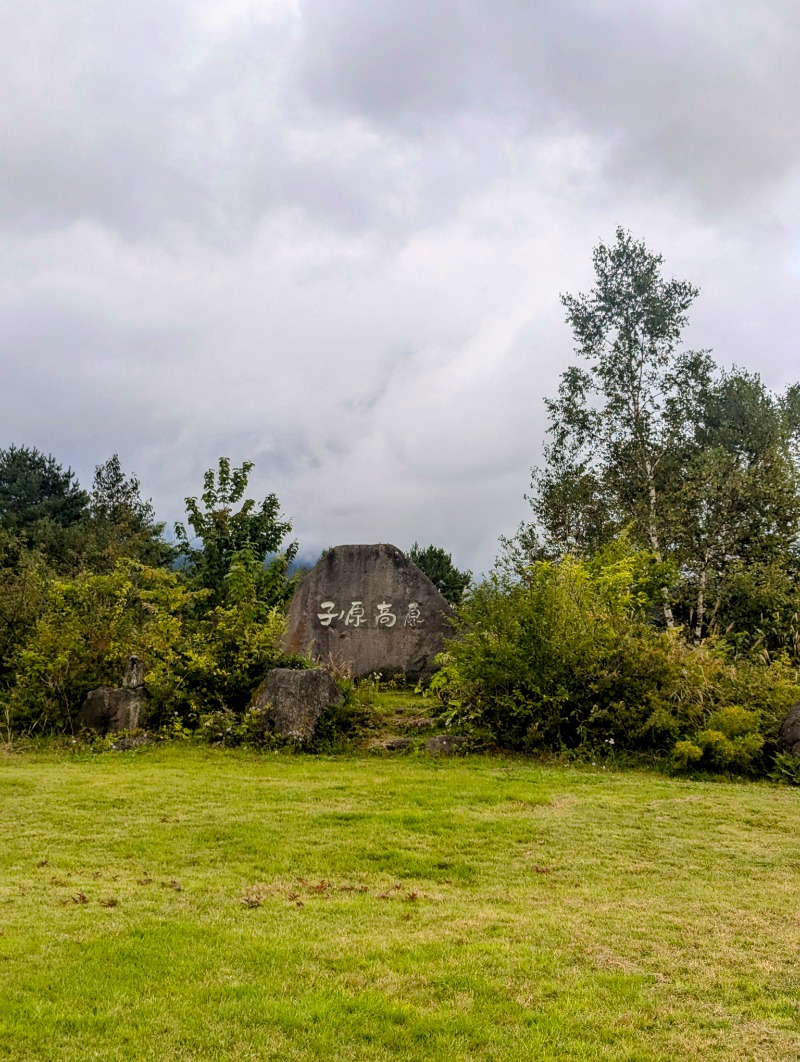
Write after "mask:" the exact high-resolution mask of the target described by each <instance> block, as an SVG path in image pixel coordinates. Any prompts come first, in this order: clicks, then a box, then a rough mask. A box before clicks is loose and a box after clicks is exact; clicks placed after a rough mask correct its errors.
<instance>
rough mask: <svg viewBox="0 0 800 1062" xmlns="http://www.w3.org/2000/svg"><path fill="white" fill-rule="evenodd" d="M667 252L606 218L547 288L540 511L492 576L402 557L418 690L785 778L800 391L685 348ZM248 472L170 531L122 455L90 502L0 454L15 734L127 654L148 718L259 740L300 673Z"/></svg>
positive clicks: (276, 544)
mask: <svg viewBox="0 0 800 1062" xmlns="http://www.w3.org/2000/svg"><path fill="white" fill-rule="evenodd" d="M662 264H663V263H662V258H661V256H660V255H658V254H654V253H653V252H651V251H650V250H648V248H647V247H646V246H645V244H644V243H643V242H641V241H637V240H635V239H634V238H633V237H632V236H631V235H630V234H629V233H627V232H625V231H624V230H622V229H618V230H617V232H616V238H615V241H614V242H613V243H612V244H610V245H606V244H604V243H600V244H599V245H598V247H597V248H596V250H595V252H594V270H595V283H594V286H593V288H592V289H591V291H590V292H589V293H587V294H581V295H577V296H574V295H564V296H562V302H563V304H564V307H565V309H566V319H567V322H568V324H569V326H570V327H571V329H572V332H573V336H574V339H575V349H576V353H577V354H578V356H579V357H580V359H581V362H580V364H579V365H574V366H572V367H570V368H568V369H567V371H566V372H565V373H564V374H563V375H562V378H561V382H560V386H559V390H558V394H557V395H556V397H555V398H553V399H550V400H547V401H546V405H547V409H548V412H549V417H550V425H549V433H550V441H549V443H548V445H547V446H546V447H545V450H544V460H543V463H542V464H541V466H540V467H538V468H535V469H534V470H533V485H532V492H531V495H530V499H529V500H530V502H531V506H532V520H531V522H530V523H528V524H525V525H523V526H522V527H521V528H520V530H519V532H518V534H517V536H516V537H515V538H514V539H512V540H511V541H506V542H505V543H504V549H503V552H502V553H501V557H500V559H499V561H498V564H497V566H496V568H495V570H494V571H492V572H491V573H490V574H489V576H488V577H486V578H485V579H483V581H481V582H479V583H477V584H473V582H472V574H471V572H468V571H460V570H459V569H458V568H457V567H456V566H455V564H454V563H453V559H452V557H451V555H450V554H449V553H448V552H447V551H446V550H444V549H442V548H441V547H438V546H433V545H429V546H427V547H424V548H423V547H421V546H420V545H419V544H418V543H416V542H415V543H414V545H413V546H412V547H411V549H410V550H409V554H408V555H409V557H410V559H411V560H412V561H414V562H415V563H416V564H417V565H418V566H419V568H420V569H421V570H422V571H423V572H424V573H425V574H426V575H427V576H428V577H429V578H430V579H431V580H432V582H433V583H434V584H435V585H436V586H437V587H438V588H439V590H440V591H441V592H442V593H443V594H444V596H445V597H446V598H447V599H448V600H449V601H450V602H451V603H452V604H453V605H454V606H455V609H456V616H457V618H456V629H457V637H455V638H454V639H453V640H452V641H451V642H450V643H449V645H448V648H447V652H446V654H444V656H443V657H442V665H443V666H442V669H441V670H440V672H439V673H438V675H437V676H436V677H435V678H434V681H433V683H432V686H433V689H434V690H435V692H436V694H437V697H438V703H439V706H440V712H441V715H442V718H443V721H444V722H445V723H446V724H449V725H451V726H454V727H457V728H459V729H461V730H462V731H467V732H469V733H471V734H472V735H473V736H474V737H475V738H476V739H477V740H479V741H480V740H481V739H483V740H486V741H489V742H491V743H494V744H499V745H501V746H505V747H509V748H513V749H518V750H524V751H550V752H558V753H561V754H568V755H578V756H581V755H590V756H594V757H597V756H601V755H602V756H604V757H608V756H609V755H611V754H613V755H615V756H618V755H620V754H622V753H624V754H636V755H639V754H645V755H648V756H650V757H660V758H661V759H662V760H664V761H666V762H670V763H671V764H672V765H673V767H674V768H675V769H676V770H697V769H700V770H710V771H728V772H731V771H733V772H740V773H745V774H751V775H758V774H761V775H763V774H767V773H769V774H772V776H773V777H778V778H782V779H783V780H792V781H798V782H800V760H797V759H793V758H792V757H791V756H789V755H788V754H785V753H784V752H782V751H781V749H780V747H779V744H778V740H777V739H778V732H779V727H780V724H781V721H782V719H783V717H784V716H785V714H786V712H787V710H788V708H789V707H790V706H791V705H792V704H793V703H795V702H797V701H798V700H800V620H799V619H798V616H800V384H798V385H794V386H792V387H789V388H788V389H787V390H786V391H785V392H784V393H783V394H774V393H772V392H771V391H770V390H769V389H768V388H766V387H765V386H764V384H763V383H762V381H761V380H760V378H759V377H758V376H757V375H756V374H753V373H750V372H746V371H744V370H742V369H738V368H733V369H728V370H724V369H722V368H720V367H719V366H718V365H716V363H715V362H714V360H713V358H712V357H711V355H710V354H709V352H708V351H687V350H684V349H682V347H681V334H682V331H683V329H684V327H685V326H686V324H687V320H688V317H687V315H688V310H689V307H690V306H691V304H692V302H693V300H694V299H695V298H696V296H697V294H698V292H697V290H696V289H695V288H694V287H693V286H692V285H691V284H690V283H688V282H686V281H679V280H675V279H667V278H665V277H664V276H663V275H662ZM252 468H253V465H252V462H249V461H245V462H244V463H243V464H242V465H241V466H240V467H234V466H232V464H231V462H230V461H229V460H228V459H227V458H224V457H223V458H220V460H219V462H218V466H217V468H216V469H210V470H209V471H208V472H206V474H205V477H204V482H203V490H202V492H201V494H200V496H199V498H198V497H189V498H187V499H186V522H185V523H179V524H176V526H175V542H174V543H169V542H167V541H166V540H165V538H164V525H163V524H162V523H160V522H159V521H157V520H156V517H155V513H154V510H153V506H152V504H151V503H150V502H149V501H145V500H143V499H142V497H141V491H140V484H139V481H138V479H137V478H136V477H135V476H126V475H125V473H124V472H123V470H122V467H121V464H120V461H119V458H118V456H117V455H114V456H112V457H111V458H110V459H109V460H108V461H106V462H105V463H104V464H102V465H99V466H98V467H97V469H96V472H95V477H94V483H93V486H92V490H91V492H88V493H87V492H85V491H84V490H83V489H82V488H81V487H80V484H79V483H78V481H77V479H76V478H75V475H74V473H73V472H72V470H71V469H69V468H67V469H65V468H63V467H62V466H61V465H60V464H59V463H58V462H57V461H56V459H55V458H54V457H52V456H51V455H45V454H43V453H41V452H40V451H39V450H37V449H35V448H34V449H31V448H28V447H16V446H10V447H9V448H8V449H5V450H0V719H2V720H3V721H4V724H5V729H6V731H7V733H8V734H9V735H12V734H14V733H18V732H26V733H48V732H53V731H70V730H73V729H74V728H75V727H76V725H77V722H76V720H77V712H78V709H79V706H80V705H81V703H82V701H83V699H84V698H85V696H86V694H87V692H88V691H89V690H91V689H93V688H96V687H98V686H101V685H111V686H115V685H118V684H119V682H120V680H121V678H122V674H123V671H124V669H125V664H126V661H127V660H128V658H129V657H130V656H131V655H137V656H139V657H141V658H142V659H143V660H144V661H145V665H146V676H145V677H146V685H147V689H148V692H149V697H150V700H149V716H148V719H147V724H148V725H149V726H161V727H167V728H171V729H173V730H174V731H175V732H176V733H180V734H186V733H188V732H189V731H191V730H196V731H198V732H199V733H202V734H205V735H206V736H208V737H209V738H211V739H213V740H218V741H221V742H223V743H225V744H228V743H231V742H233V743H235V742H236V741H242V740H248V741H249V740H251V738H252V737H253V735H254V734H255V732H256V731H259V730H263V720H262V719H260V718H256V717H255V716H254V714H253V713H252V711H249V710H248V706H249V704H250V701H251V697H252V694H253V691H254V690H255V688H256V687H257V686H258V684H259V682H260V681H261V679H262V677H263V676H264V674H265V673H266V671H268V670H269V668H270V667H273V666H275V665H276V664H277V663H279V662H282V663H288V664H292V665H297V666H302V665H303V661H301V660H294V661H291V660H286V659H285V658H284V657H283V656H282V654H281V651H280V643H281V635H282V632H283V622H284V621H283V612H284V609H285V606H286V604H287V602H288V600H289V599H290V597H291V595H292V592H293V589H294V585H295V581H296V580H297V578H298V577H299V573H296V574H295V575H294V576H291V575H290V570H291V567H292V563H293V561H294V558H295V556H296V553H297V544H296V543H295V542H293V541H291V540H289V536H290V534H291V525H290V523H289V522H288V521H287V520H285V519H284V518H283V517H282V515H281V512H280V505H279V502H278V499H277V497H276V496H275V495H274V494H269V495H267V497H266V498H264V499H263V500H262V501H261V502H258V501H256V500H255V499H253V498H250V497H248V496H247V491H248V482H249V476H250V472H251V471H252ZM353 718H354V717H353V716H352V713H350V715H349V716H348V719H349V723H347V724H346V725H352V723H353ZM325 726H326V727H328V730H331V729H337V728H338V731H339V732H341V731H342V727H343V726H345V722H344V721H343V720H338V721H337V720H336V719H334V717H333V716H331V717H330V718H327V719H326V723H325ZM326 734H327V737H330V734H328V732H327V731H326ZM327 737H326V740H327Z"/></svg>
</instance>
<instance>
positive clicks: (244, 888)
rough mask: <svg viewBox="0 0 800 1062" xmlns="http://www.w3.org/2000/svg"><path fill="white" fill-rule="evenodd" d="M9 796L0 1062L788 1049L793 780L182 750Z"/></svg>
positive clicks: (41, 757)
mask: <svg viewBox="0 0 800 1062" xmlns="http://www.w3.org/2000/svg"><path fill="white" fill-rule="evenodd" d="M0 794H1V795H2V799H1V800H0V815H2V818H3V832H2V838H3V843H2V845H0V1058H7V1059H14V1060H15V1062H16V1060H20V1062H24V1060H46V1062H66V1060H70V1062H88V1060H94V1059H98V1060H103V1062H113V1060H117V1059H137V1060H138V1059H142V1060H150V1059H152V1060H159V1062H162V1060H167V1059H169V1060H184V1059H192V1060H200V1059H203V1060H205V1059H208V1060H212V1059H213V1060H215V1062H216V1060H227V1059H231V1060H234V1059H235V1060H237V1062H239V1060H251V1059H252V1060H255V1059H258V1060H263V1059H281V1060H312V1059H313V1060H317V1059H320V1060H322V1059H324V1060H332V1062H338V1060H342V1062H344V1060H348V1062H351V1060H365V1062H366V1060H369V1062H380V1060H384V1059H409V1060H411V1059H414V1060H416V1059H419V1060H422V1059H425V1060H428V1059H434V1060H436V1062H448V1060H456V1059H458V1060H467V1059H470V1060H471V1059H498V1060H500V1059H502V1060H512V1062H514V1060H520V1062H522V1060H524V1062H529V1060H532V1059H625V1060H634V1059H635V1060H644V1059H670V1060H673V1059H684V1058H690V1059H691V1058H703V1059H709V1060H710V1059H736V1060H739V1059H764V1060H769V1062H776V1060H788V1059H798V1058H800V1024H799V1022H798V988H800V984H799V983H798V969H800V962H799V961H798V957H799V956H800V949H799V947H798V946H799V945H800V836H799V831H798V826H799V825H800V795H798V793H797V792H795V791H792V790H790V789H781V788H777V787H770V786H766V785H752V784H750V785H747V784H726V783H700V782H690V781H681V780H672V779H667V778H664V777H660V776H657V775H651V774H646V773H635V772H630V773H612V772H610V771H608V770H607V771H601V770H600V769H597V770H592V769H591V768H586V769H578V768H574V767H573V768H559V767H552V768H550V767H543V766H540V765H535V764H530V763H526V762H523V761H515V760H504V759H501V758H491V757H475V758H469V759H464V760H456V761H436V760H432V759H428V758H425V757H422V756H418V755H413V754H412V755H404V756H399V757H395V758H392V757H385V756H368V755H364V756H361V757H342V758H334V757H312V756H300V755H297V756H292V755H288V754H286V755H283V754H282V755H276V754H265V755H256V754H251V753H245V752H232V751H225V750H212V749H204V748H199V747H192V746H185V747H184V746H174V745H173V746H164V747H158V748H154V749H148V750H147V751H145V752H138V753H123V754H114V753H107V754H103V755H97V756H90V755H88V754H81V755H78V756H71V755H67V754H63V753H62V754H57V753H39V754H34V753H24V754H16V753H15V754H9V755H6V756H5V757H3V758H0ZM243 901H244V902H243ZM104 904H105V905H107V906H104Z"/></svg>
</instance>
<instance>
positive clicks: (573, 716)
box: [433, 539, 800, 773]
mask: <svg viewBox="0 0 800 1062" xmlns="http://www.w3.org/2000/svg"><path fill="white" fill-rule="evenodd" d="M662 580H663V564H662V563H661V562H660V561H659V560H658V559H657V558H656V557H655V555H654V554H653V553H650V552H643V551H636V550H633V549H632V548H631V547H630V546H629V544H628V543H627V541H626V540H625V539H622V540H619V541H617V542H615V543H612V544H611V545H609V546H607V547H605V548H604V549H602V550H600V551H598V552H597V553H596V554H595V555H594V556H593V557H592V558H590V559H587V560H579V559H577V558H575V557H573V556H570V555H567V556H565V557H563V558H560V559H558V560H540V561H536V562H534V563H533V564H532V565H530V567H529V568H527V569H526V570H525V571H524V572H522V573H521V574H516V575H512V574H510V573H509V572H508V571H505V572H504V571H502V570H497V571H495V572H493V573H492V574H491V576H490V577H489V578H488V579H487V580H486V581H485V582H483V583H481V584H480V585H479V586H478V587H476V589H475V590H474V591H473V593H472V594H471V595H470V597H469V599H468V601H467V602H465V604H464V605H463V606H462V608H461V609H460V630H459V637H457V638H456V639H454V640H453V641H452V642H451V643H450V644H449V647H448V652H447V654H446V657H445V667H444V668H443V670H442V671H441V672H440V673H439V674H438V675H437V676H436V678H435V679H434V683H433V685H434V688H435V689H436V691H437V693H438V695H439V698H440V700H441V702H442V712H443V715H444V716H445V718H446V719H447V721H448V722H449V723H451V724H453V725H457V726H459V727H461V728H466V729H468V730H471V731H472V732H474V733H476V734H477V735H481V734H483V735H484V736H485V737H487V738H489V739H490V740H491V741H492V742H496V743H499V744H501V745H505V746H507V747H511V748H516V749H521V750H528V751H532V750H549V751H557V752H563V751H571V752H575V751H580V752H582V753H584V754H590V755H595V754H599V753H603V754H606V755H607V754H608V753H610V752H611V751H612V750H613V751H614V752H615V753H616V752H620V751H628V752H647V753H654V754H658V755H661V756H664V757H672V758H673V760H674V762H675V765H676V766H677V767H687V766H702V767H706V768H709V769H733V770H741V771H745V772H754V773H757V772H763V771H765V770H767V769H769V768H770V766H771V764H772V761H773V759H774V756H775V753H776V750H777V747H776V741H777V737H778V730H779V727H780V723H781V721H782V719H783V718H784V716H785V715H786V712H787V710H788V709H789V707H790V706H791V705H792V704H793V703H795V702H796V701H797V700H798V699H800V670H798V667H797V665H796V663H795V664H793V663H792V662H791V661H790V660H789V658H788V657H787V655H786V654H780V655H778V656H776V657H775V658H773V659H771V660H765V659H764V658H763V657H759V656H756V655H752V654H751V655H749V656H747V657H737V656H736V654H735V652H734V650H733V647H732V646H731V645H729V644H727V643H725V642H724V641H723V640H713V639H708V640H706V641H705V642H704V643H703V644H702V645H701V646H694V645H692V644H690V643H689V642H688V641H687V639H686V638H684V637H683V636H682V634H681V632H680V631H678V630H675V629H669V628H665V627H659V626H657V625H655V624H653V622H652V615H653V612H654V608H655V607H656V606H657V605H658V604H659V601H660V596H661V585H662Z"/></svg>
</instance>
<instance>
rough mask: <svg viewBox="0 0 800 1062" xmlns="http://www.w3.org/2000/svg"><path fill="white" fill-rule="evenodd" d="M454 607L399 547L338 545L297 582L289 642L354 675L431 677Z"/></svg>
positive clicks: (293, 650)
mask: <svg viewBox="0 0 800 1062" xmlns="http://www.w3.org/2000/svg"><path fill="white" fill-rule="evenodd" d="M452 616H453V609H452V608H451V606H450V604H449V603H448V601H447V600H446V599H445V598H444V597H443V596H442V594H440V593H439V591H438V590H437V589H436V587H435V586H434V585H433V583H432V582H431V581H430V579H429V578H428V577H427V576H426V575H424V574H423V573H422V572H421V571H420V570H419V568H418V567H417V566H416V564H414V563H412V561H410V560H409V559H408V557H406V556H405V554H403V553H401V552H400V550H399V549H397V547H396V546H390V545H388V544H386V543H379V544H377V545H372V546H335V547H334V548H333V549H330V550H328V552H327V553H325V554H324V555H323V557H322V558H321V559H320V560H319V561H318V563H317V564H316V565H315V567H314V568H312V570H311V571H310V572H309V573H308V575H307V576H306V577H305V579H304V580H303V582H302V583H301V584H300V586H299V587H298V589H297V591H296V593H295V595H294V598H293V599H292V603H291V606H290V608H289V617H288V623H287V633H286V639H285V642H284V648H285V650H286V652H288V653H306V654H308V655H310V656H311V657H312V659H314V660H318V661H320V662H321V663H323V664H328V665H333V666H336V667H340V668H347V669H349V670H350V673H351V674H352V675H353V677H354V678H363V677H364V676H366V675H371V674H373V673H375V672H379V673H380V674H382V675H383V676H384V677H388V676H390V675H396V674H403V675H405V676H406V677H407V678H409V679H411V680H414V681H416V680H418V679H428V678H430V676H431V675H432V674H433V672H434V671H435V669H436V665H435V664H434V657H435V656H436V654H437V653H439V652H441V651H442V648H443V646H444V639H445V638H448V637H452V634H453V628H452V626H451V624H450V619H451V617H452Z"/></svg>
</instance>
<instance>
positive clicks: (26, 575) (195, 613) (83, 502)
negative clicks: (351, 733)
mask: <svg viewBox="0 0 800 1062" xmlns="http://www.w3.org/2000/svg"><path fill="white" fill-rule="evenodd" d="M251 468H252V465H251V464H249V463H246V464H245V465H244V466H243V467H242V468H240V469H234V470H232V471H231V469H230V464H229V462H227V460H226V459H222V460H220V463H219V476H218V479H215V476H214V473H213V472H209V473H207V474H206V482H205V486H206V490H205V493H204V495H203V501H204V503H205V505H206V508H205V510H201V509H200V507H199V506H198V504H197V502H196V500H195V499H187V507H188V511H189V521H190V524H191V526H193V527H194V528H195V530H196V532H197V534H198V539H197V542H196V543H195V542H189V541H188V539H187V537H186V535H185V533H184V535H183V537H181V536H179V538H178V546H177V548H176V547H175V546H172V545H170V544H169V543H167V542H166V541H165V540H164V538H163V530H164V525H163V524H161V523H158V522H157V521H156V520H155V517H154V512H153V507H152V505H151V503H150V502H146V501H143V500H142V499H141V497H140V489H139V482H138V480H137V479H136V477H135V476H132V477H126V476H125V475H124V473H123V472H122V468H121V465H120V461H119V458H118V457H117V456H116V455H114V457H112V458H111V459H110V460H109V461H107V462H105V464H103V465H100V466H98V468H97V470H96V473H95V479H94V486H93V490H92V492H91V494H90V495H87V494H85V493H84V492H83V491H81V490H80V487H79V485H78V484H77V481H76V480H75V478H74V476H73V474H72V472H71V471H68V472H64V471H63V470H62V468H61V466H60V465H58V463H57V462H56V461H55V459H54V458H53V457H49V456H48V457H44V456H43V455H41V454H40V453H39V452H38V451H36V450H27V449H24V448H22V449H16V448H14V447H11V448H10V449H9V450H8V451H4V452H2V453H0V472H2V476H3V479H2V480H1V481H0V487H2V491H1V492H0V706H2V710H3V715H4V720H5V725H6V728H7V730H8V731H9V732H21V731H22V732H27V733H48V732H53V731H59V730H61V731H63V730H66V731H68V732H70V731H73V730H74V729H75V728H76V727H77V725H78V724H77V712H78V709H79V707H80V705H81V703H82V701H83V699H84V698H85V696H86V694H87V693H88V692H89V691H90V690H92V689H94V688H97V687H99V686H103V685H106V686H118V685H119V684H120V681H121V679H122V675H123V673H124V670H125V665H126V662H127V660H128V659H129V657H130V656H131V655H136V656H139V657H141V658H142V659H143V660H144V661H145V664H146V675H145V678H146V685H147V689H148V693H149V698H150V700H149V704H150V711H149V718H148V720H147V721H148V724H150V725H155V726H159V725H161V726H163V725H167V724H169V725H170V726H172V727H178V728H179V729H181V730H183V729H185V728H186V727H190V728H194V727H196V726H198V725H200V723H201V721H202V720H203V719H204V718H205V717H206V716H207V715H208V714H213V713H218V712H221V711H230V712H234V713H240V714H241V713H243V712H244V710H245V708H246V706H247V703H248V701H249V699H250V697H251V695H252V693H253V690H254V689H255V688H256V687H257V685H258V683H259V682H260V680H261V679H262V678H263V676H264V674H265V673H266V672H267V671H268V670H269V669H270V668H271V667H274V666H275V665H276V664H277V663H278V662H280V661H281V652H280V648H279V646H280V640H281V635H282V633H283V615H282V611H281V605H282V603H283V602H284V601H285V600H286V598H287V596H288V595H289V594H290V593H291V583H290V581H289V579H288V577H287V569H288V564H289V561H290V560H291V558H292V557H293V555H294V550H295V548H296V547H295V546H294V544H291V545H289V546H288V547H286V548H283V549H281V547H282V543H283V539H284V537H285V536H286V535H287V534H288V532H289V531H290V525H289V524H288V523H287V522H285V521H283V520H281V519H280V518H279V506H278V503H277V499H275V497H274V495H270V496H269V497H268V498H267V499H266V500H265V501H264V502H263V503H262V504H261V505H260V506H259V505H257V504H256V503H255V502H254V501H252V500H250V499H244V494H245V491H246V488H247V477H248V473H249V471H250V469H251ZM239 502H241V506H240V508H239V509H238V510H237V511H232V505H234V504H236V503H239ZM64 531H69V532H70V533H71V534H72V535H73V536H74V537H72V538H70V539H67V538H66V537H65V536H64V535H59V534H58V533H57V532H64ZM176 558H177V564H176V563H175V562H176Z"/></svg>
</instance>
